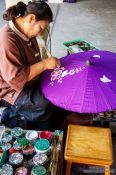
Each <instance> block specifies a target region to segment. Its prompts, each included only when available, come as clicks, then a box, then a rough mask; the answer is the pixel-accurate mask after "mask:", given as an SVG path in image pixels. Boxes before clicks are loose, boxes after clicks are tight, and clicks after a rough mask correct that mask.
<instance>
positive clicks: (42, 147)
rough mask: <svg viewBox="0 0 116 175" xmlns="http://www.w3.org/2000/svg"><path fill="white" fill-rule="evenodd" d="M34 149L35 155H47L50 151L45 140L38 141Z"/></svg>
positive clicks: (48, 143) (48, 144)
mask: <svg viewBox="0 0 116 175" xmlns="http://www.w3.org/2000/svg"><path fill="white" fill-rule="evenodd" d="M34 148H35V151H36V152H37V153H47V152H48V151H49V149H50V142H49V141H48V140H47V139H38V140H37V141H36V142H35V145H34Z"/></svg>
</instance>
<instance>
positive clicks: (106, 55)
mask: <svg viewBox="0 0 116 175" xmlns="http://www.w3.org/2000/svg"><path fill="white" fill-rule="evenodd" d="M60 60H61V67H60V68H56V69H54V70H49V71H45V72H44V73H43V75H42V80H41V89H42V92H43V94H44V95H45V97H46V98H47V99H48V100H50V101H51V102H52V103H53V104H55V105H57V106H59V107H61V108H64V109H66V110H70V111H74V112H80V113H98V112H105V111H111V110H113V109H116V53H112V52H108V51H88V52H81V53H77V54H72V55H69V56H66V57H63V58H61V59H60Z"/></svg>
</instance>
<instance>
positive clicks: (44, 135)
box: [39, 130, 52, 141]
mask: <svg viewBox="0 0 116 175" xmlns="http://www.w3.org/2000/svg"><path fill="white" fill-rule="evenodd" d="M39 138H43V139H47V140H49V141H50V140H51V138H52V134H51V132H50V131H47V130H46V131H42V132H40V134H39Z"/></svg>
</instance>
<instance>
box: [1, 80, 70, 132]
mask: <svg viewBox="0 0 116 175" xmlns="http://www.w3.org/2000/svg"><path fill="white" fill-rule="evenodd" d="M1 104H2V106H5V107H7V108H6V109H5V110H4V112H3V114H2V123H3V124H4V125H5V126H7V127H10V128H14V127H17V126H21V127H23V128H25V129H36V130H51V131H54V130H55V129H58V128H59V126H60V125H61V123H62V122H63V121H64V120H65V117H66V116H67V115H68V114H69V113H70V112H68V111H65V110H63V109H61V108H58V107H56V106H54V105H53V104H51V103H50V102H49V101H48V100H46V99H45V97H44V96H43V94H42V93H41V91H40V88H39V85H38V83H37V82H36V83H31V84H29V85H28V86H26V87H25V88H24V89H23V90H22V92H21V93H20V95H19V97H18V98H17V100H16V102H15V104H14V105H11V104H9V103H8V102H6V101H4V100H1Z"/></svg>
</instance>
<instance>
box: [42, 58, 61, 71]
mask: <svg viewBox="0 0 116 175" xmlns="http://www.w3.org/2000/svg"><path fill="white" fill-rule="evenodd" d="M42 61H43V63H44V66H45V68H46V69H54V68H56V67H59V66H60V60H59V59H57V58H55V57H49V58H46V59H44V60H42Z"/></svg>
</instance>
